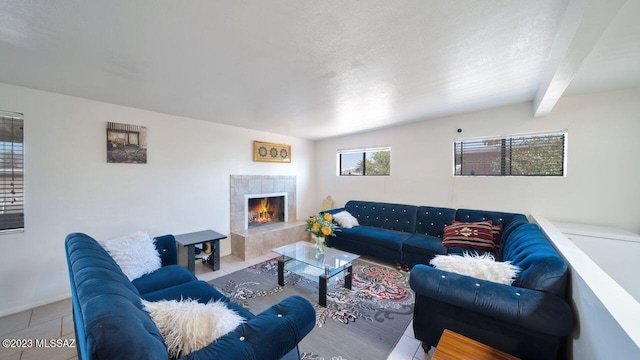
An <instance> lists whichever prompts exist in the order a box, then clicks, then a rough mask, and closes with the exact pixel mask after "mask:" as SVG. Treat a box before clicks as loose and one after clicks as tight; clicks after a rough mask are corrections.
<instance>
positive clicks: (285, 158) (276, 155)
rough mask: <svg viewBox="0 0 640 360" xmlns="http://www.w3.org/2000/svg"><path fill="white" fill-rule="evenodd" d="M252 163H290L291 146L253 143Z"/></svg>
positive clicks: (260, 142)
mask: <svg viewBox="0 0 640 360" xmlns="http://www.w3.org/2000/svg"><path fill="white" fill-rule="evenodd" d="M253 161H268V162H282V163H290V162H291V145H285V144H274V143H268V142H263V141H254V142H253Z"/></svg>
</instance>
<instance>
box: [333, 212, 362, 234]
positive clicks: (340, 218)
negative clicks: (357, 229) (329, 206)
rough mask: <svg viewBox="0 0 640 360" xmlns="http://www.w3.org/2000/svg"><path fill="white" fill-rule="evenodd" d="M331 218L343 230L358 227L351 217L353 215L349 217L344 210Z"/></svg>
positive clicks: (356, 221) (355, 220)
mask: <svg viewBox="0 0 640 360" xmlns="http://www.w3.org/2000/svg"><path fill="white" fill-rule="evenodd" d="M333 218H334V219H335V220H336V222H337V223H338V225H340V226H341V227H343V228H347V229H349V228H352V227H354V226H358V225H360V224H359V223H358V219H356V218H355V217H353V215H351V214H350V213H349V212H348V211H346V210H343V211H340V212H339V213H336V214H334V215H333Z"/></svg>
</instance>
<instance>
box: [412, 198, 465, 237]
mask: <svg viewBox="0 0 640 360" xmlns="http://www.w3.org/2000/svg"><path fill="white" fill-rule="evenodd" d="M455 216H456V210H455V209H449V208H440V207H433V206H418V208H417V224H416V230H415V231H414V232H415V233H418V234H424V235H430V236H435V237H438V238H441V239H442V235H443V233H444V227H445V226H446V225H451V222H452V221H453V219H455Z"/></svg>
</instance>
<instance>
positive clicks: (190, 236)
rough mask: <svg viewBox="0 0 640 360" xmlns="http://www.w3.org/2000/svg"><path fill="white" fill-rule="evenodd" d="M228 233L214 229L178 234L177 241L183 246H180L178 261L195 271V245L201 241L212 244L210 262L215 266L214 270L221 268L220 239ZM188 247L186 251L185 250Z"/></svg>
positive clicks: (192, 271)
mask: <svg viewBox="0 0 640 360" xmlns="http://www.w3.org/2000/svg"><path fill="white" fill-rule="evenodd" d="M225 238H226V235H222V234H220V233H219V232H216V231H213V230H204V231H197V232H192V233H187V234H181V235H176V241H177V242H178V244H180V245H182V247H178V263H179V264H180V265H182V266H184V267H186V268H187V269H189V271H191V273H194V272H195V270H196V265H195V259H196V249H195V245H196V244H200V243H209V244H211V255H209V263H210V264H211V266H212V267H213V271H216V270H220V240H222V239H225ZM184 248H186V250H187V251H186V252H185V251H184Z"/></svg>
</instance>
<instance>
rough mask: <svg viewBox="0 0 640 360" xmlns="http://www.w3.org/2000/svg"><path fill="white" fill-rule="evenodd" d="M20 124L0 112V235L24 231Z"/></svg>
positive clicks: (14, 117) (12, 115)
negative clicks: (7, 232) (1, 233)
mask: <svg viewBox="0 0 640 360" xmlns="http://www.w3.org/2000/svg"><path fill="white" fill-rule="evenodd" d="M23 123H24V119H23V116H22V114H18V113H11V112H4V111H0V232H5V231H12V230H22V229H24V145H23Z"/></svg>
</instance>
